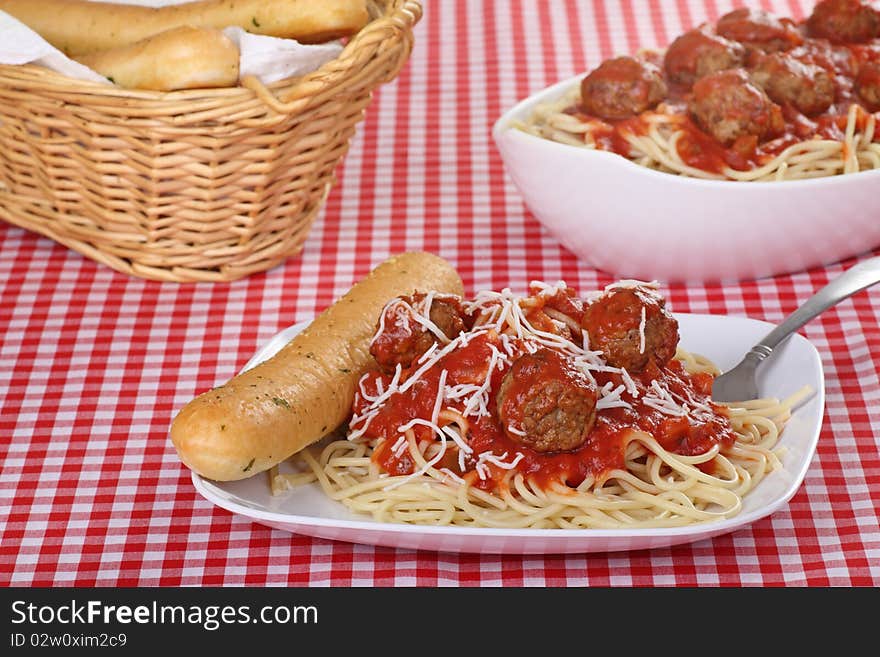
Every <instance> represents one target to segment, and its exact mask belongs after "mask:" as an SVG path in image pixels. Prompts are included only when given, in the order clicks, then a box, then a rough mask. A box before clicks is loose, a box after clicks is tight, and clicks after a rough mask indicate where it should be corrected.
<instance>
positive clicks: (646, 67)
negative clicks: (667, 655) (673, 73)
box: [581, 57, 666, 120]
mask: <svg viewBox="0 0 880 657" xmlns="http://www.w3.org/2000/svg"><path fill="white" fill-rule="evenodd" d="M665 97H666V83H665V82H664V81H663V76H662V75H661V72H660V69H659V68H657V67H656V66H654V65H653V64H649V63H648V62H643V61H639V60H637V59H635V58H633V57H616V58H614V59H608V60H606V61H604V62H602V64H601V65H600V66H599V67H598V68H596V69H594V70H593V71H592V72H591V73H590V74H589V75H587V76H586V77H585V78H584V79H583V81H582V82H581V105H582V106H583V108H584V111H585V112H587V114H592V115H593V116H598V117H599V118H602V119H610V120H615V119H626V118H629V117H631V116H635V115H636V114H639V113H641V112H644V111H645V110H649V109H651V108H653V107H655V106H656V105H657V103H659V102H660V101H661V100H663V99H664V98H665Z"/></svg>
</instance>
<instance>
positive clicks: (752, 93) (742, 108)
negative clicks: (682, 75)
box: [688, 69, 785, 146]
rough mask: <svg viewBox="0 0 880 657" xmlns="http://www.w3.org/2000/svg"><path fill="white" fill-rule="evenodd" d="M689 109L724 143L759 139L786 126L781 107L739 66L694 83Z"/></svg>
mask: <svg viewBox="0 0 880 657" xmlns="http://www.w3.org/2000/svg"><path fill="white" fill-rule="evenodd" d="M688 111H689V112H690V115H691V116H692V117H693V119H694V121H696V123H697V125H698V126H699V127H700V128H702V129H703V130H704V131H705V132H707V133H709V134H710V135H712V136H713V137H714V138H715V139H716V140H718V141H719V142H720V143H722V144H723V145H725V146H731V145H733V144H734V142H736V141H737V140H738V139H741V138H743V137H752V138H754V139H755V140H756V141H758V142H760V141H763V140H765V139H768V138H771V137H775V136H777V135H779V134H781V133H782V131H783V130H784V129H785V122H784V119H783V117H782V110H781V108H780V107H779V105H777V104H776V103H774V102H773V101H772V100H770V99H769V98H768V97H767V94H766V93H764V91H763V90H762V89H761V88H760V87H758V86H757V85H755V84H752V83H751V82H750V81H749V76H748V75H747V74H746V72H745V71H744V70H742V69H732V70H729V71H720V72H718V73H713V74H712V75H708V76H706V77H704V78H702V79H700V80H698V81H697V83H696V84H695V85H694V90H693V95H692V97H691V99H690V101H689V103H688Z"/></svg>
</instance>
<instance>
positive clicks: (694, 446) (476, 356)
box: [351, 292, 735, 490]
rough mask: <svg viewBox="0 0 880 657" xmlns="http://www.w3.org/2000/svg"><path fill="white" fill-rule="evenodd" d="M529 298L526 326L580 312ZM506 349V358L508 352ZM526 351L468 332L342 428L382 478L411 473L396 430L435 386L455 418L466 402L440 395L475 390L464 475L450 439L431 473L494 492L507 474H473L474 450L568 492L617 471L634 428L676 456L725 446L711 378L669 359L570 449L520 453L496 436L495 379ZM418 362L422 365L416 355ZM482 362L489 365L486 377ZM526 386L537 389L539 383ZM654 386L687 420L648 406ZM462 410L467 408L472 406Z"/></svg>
mask: <svg viewBox="0 0 880 657" xmlns="http://www.w3.org/2000/svg"><path fill="white" fill-rule="evenodd" d="M533 298H538V299H540V303H538V305H536V306H534V307H533V308H531V309H530V310H529V313H528V319H529V322H530V324H532V325H533V326H534V325H536V324H540V323H541V322H542V321H545V320H547V319H549V318H548V316H547V315H546V314H545V313H544V312H543V310H544V309H545V308H553V309H557V308H565V309H566V310H567V311H568V312H569V313H573V314H575V313H578V312H582V311H583V306H582V304H581V303H580V300H578V299H576V298H572V297H571V296H570V295H568V294H566V293H564V292H557V293H556V294H555V295H550V296H547V297H545V298H541V297H533ZM569 316H571V315H569ZM572 319H575V320H578V321H579V319H580V318H579V317H577V316H575V317H573V318H572ZM508 350H509V351H510V352H513V355H512V356H510V355H509V352H508ZM527 351H528V349H527V347H526V345H525V344H524V342H523V341H522V340H519V339H516V338H510V337H505V338H502V337H501V336H500V335H499V334H498V333H497V332H496V331H495V330H494V329H489V330H485V329H484V330H480V329H477V330H475V332H473V333H471V334H470V338H469V340H468V341H467V342H466V344H463V345H462V346H459V347H457V348H455V349H452V350H450V351H449V353H447V354H445V355H443V356H442V357H441V358H440V359H439V360H437V361H436V362H435V363H433V364H432V365H431V366H430V367H427V369H424V366H423V363H420V362H419V361H416V362H414V363H413V364H412V365H411V367H410V368H408V369H407V370H405V371H404V372H403V373H402V375H401V376H400V378H399V382H400V383H401V384H403V386H404V387H405V389H403V390H400V391H398V392H394V393H393V394H391V395H390V396H388V398H387V399H386V400H385V401H384V402H383V403H382V404H381V405H380V406H379V407H378V412H375V413H374V414H373V415H372V417H370V419H369V421H368V422H367V421H366V420H363V419H360V420H355V421H353V422H352V425H351V428H352V429H358V428H361V429H362V428H363V426H364V424H366V430H365V431H363V439H366V440H372V441H378V444H377V445H376V446H375V449H374V451H373V457H372V458H373V460H374V462H375V463H376V464H377V465H378V466H379V467H380V469H381V470H382V471H383V472H386V473H388V474H391V475H406V474H411V473H413V472H415V471H416V465H415V463H413V461H412V458H411V456H410V454H409V451H408V450H407V449H401V448H400V444H399V442H398V441H399V440H400V437H401V436H402V435H403V434H402V433H401V432H400V431H399V429H400V427H403V426H404V425H406V424H407V423H410V422H411V421H412V420H413V419H415V418H421V419H422V420H431V418H432V414H434V412H435V408H437V399H438V390H439V387H440V385H441V382H442V383H443V385H444V391H445V393H446V394H445V396H446V399H445V400H444V401H443V403H442V407H443V408H449V409H454V410H456V411H458V412H459V413H464V412H465V411H466V408H465V405H466V402H467V399H468V398H467V397H462V398H461V399H455V398H452V397H450V396H449V394H448V393H449V391H451V390H452V391H454V390H456V389H458V390H461V389H462V387H463V386H474V387H479V386H485V389H486V397H485V398H484V399H485V401H486V404H485V411H486V413H484V414H482V415H479V414H473V413H472V414H471V415H469V416H468V417H467V420H468V429H469V430H468V432H467V435H465V436H463V438H464V439H465V441H466V442H467V444H468V446H469V447H470V448H471V449H472V450H473V452H472V453H471V454H470V455H468V456H467V457H466V458H465V459H464V466H465V467H464V469H462V468H461V467H460V462H459V459H458V452H457V447H456V446H455V445H454V444H453V443H452V441H451V440H450V441H447V454H446V456H445V457H444V458H443V460H442V461H441V462H440V463H438V464H437V465H436V467H438V468H441V467H446V468H449V470H451V471H452V472H453V473H454V474H455V475H457V476H459V477H462V478H464V479H465V480H467V481H468V482H469V483H470V484H471V485H474V486H477V487H479V488H482V489H485V490H493V489H495V488H496V486H497V485H498V483H499V482H500V481H501V480H502V479H504V477H505V476H507V474H508V469H507V468H503V467H501V466H498V465H496V464H495V463H492V462H491V461H484V462H483V464H482V467H481V468H479V469H478V468H477V461H478V458H479V455H480V454H483V453H491V454H493V455H494V456H495V457H498V458H503V459H504V461H505V462H506V463H510V462H511V461H512V459H513V458H514V456H515V455H521V456H518V457H517V461H516V465H515V470H516V471H517V472H520V473H523V474H524V475H526V476H527V477H529V478H530V479H531V480H532V481H533V482H535V483H536V484H537V485H539V486H542V487H547V486H549V485H550V484H551V483H553V482H560V483H563V484H566V485H568V486H572V487H575V486H578V485H579V484H580V483H582V482H583V481H584V480H585V479H587V478H588V477H592V478H594V479H595V480H597V481H602V480H603V478H604V477H607V475H608V474H609V473H610V472H611V471H612V470H615V469H622V468H624V467H625V454H626V449H627V444H628V442H629V440H630V439H631V437H632V432H633V431H634V430H635V431H642V432H646V433H649V434H651V435H652V436H653V437H654V438H655V439H656V440H657V442H658V443H660V445H661V446H662V447H663V448H664V449H666V450H668V451H671V452H674V453H677V454H682V455H697V454H703V453H705V452H707V451H708V450H710V449H712V448H713V447H714V446H715V445H718V446H720V447H721V448H722V449H723V448H725V447H728V446H730V445H732V444H733V442H734V440H735V434H734V432H733V430H732V428H731V424H730V420H729V418H728V416H727V414H726V412H725V410H724V409H723V408H722V407H720V406H717V405H715V404H714V403H712V401H711V399H710V395H711V387H712V380H713V377H712V376H711V375H709V374H702V373H696V374H690V373H688V372H686V371H685V369H684V366H683V365H682V363H681V362H680V361H677V360H674V359H673V360H671V361H670V362H668V363H665V364H663V365H662V366H657V365H656V364H654V363H653V362H652V363H651V364H649V366H648V367H646V368H645V370H644V371H642V372H639V373H637V374H631V375H630V377H631V381H632V384H634V385H635V388H636V390H637V391H638V395H637V396H635V397H632V396H626V397H625V399H626V400H627V401H628V402H629V403H630V408H604V409H601V410H598V411H597V413H596V421H595V424H594V426H593V428H592V429H591V430H590V432H589V434H588V435H587V439H586V441H585V442H584V443H583V444H582V445H581V446H580V447H578V448H577V449H574V450H571V451H566V452H538V451H535V450H533V449H530V448H529V447H528V446H526V445H524V444H522V443H520V442H518V441H516V440H514V439H512V438H511V436H510V435H508V434H507V433H506V432H505V431H504V429H503V427H502V426H501V423H500V421H499V418H498V409H497V406H498V390H499V388H500V386H501V381H502V379H503V378H504V375H505V373H506V372H507V371H508V370H509V369H510V367H511V363H512V362H513V361H514V360H515V358H516V357H517V356H518V355H521V354H524V353H526V352H527ZM424 362H425V363H427V362H429V359H428V358H426V359H425V360H424ZM490 366H491V367H493V369H492V371H491V373H490V372H489V368H490ZM420 368H422V369H424V371H423V372H422V373H421V374H420V376H419V377H418V379H417V380H416V382H415V383H414V384H413V385H407V384H404V383H403V382H405V381H407V379H408V378H409V376H410V375H412V374H413V373H415V372H416V371H417V370H419V369H420ZM592 374H593V376H594V377H595V381H596V386H597V388H602V386H605V385H606V384H609V383H610V384H611V388H612V389H613V388H616V387H617V386H620V385H625V382H624V379H623V375H622V374H620V373H618V372H614V371H611V372H603V371H596V372H593V373H592ZM392 378H393V377H392V376H391V375H388V374H383V373H381V372H378V371H376V372H371V373H369V374H367V375H365V377H364V378H363V379H362V381H361V388H362V391H363V392H364V393H366V395H364V394H358V395H356V398H355V403H354V408H353V412H354V415H355V418H358V417H363V416H364V414H365V412H366V411H367V409H369V407H370V404H371V401H370V400H371V399H374V398H375V397H376V396H377V395H379V394H380V391H385V390H388V389H389V387H390V386H391V384H392ZM487 380H488V384H486V382H487ZM532 383H538V384H539V385H540V382H535V381H532ZM632 384H630V385H632ZM658 386H659V387H660V388H662V389H663V390H666V391H668V393H670V394H671V395H673V396H674V397H675V398H676V399H678V400H683V403H686V404H687V405H688V407H689V409H690V413H689V415H688V416H683V415H682V416H672V415H670V414H669V413H665V412H662V411H660V410H658V409H656V408H653V407H652V406H651V405H650V404H649V403H648V400H649V399H651V396H652V394H653V392H652V390H653V389H654V388H655V387H658ZM399 387H400V386H399ZM470 410H471V411H472V412H473V411H475V410H477V408H476V407H472V408H471V409H470ZM411 428H412V429H413V431H414V433H415V437H416V440H417V441H424V440H436V439H437V438H436V435H435V432H434V430H433V429H432V428H431V427H430V426H425V425H424V424H414V425H413V426H412V427H411ZM395 445H397V448H396V449H395ZM709 467H711V466H709ZM480 473H482V476H480Z"/></svg>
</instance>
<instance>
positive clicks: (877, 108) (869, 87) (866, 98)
mask: <svg viewBox="0 0 880 657" xmlns="http://www.w3.org/2000/svg"><path fill="white" fill-rule="evenodd" d="M854 89H855V92H856V95H857V96H858V99H859V101H860V102H861V103H862V104H863V105H864V106H865V107H866V108H867V109H868V111H870V112H880V62H868V63H865V64H862V66H861V67H860V68H859V74H858V76H857V77H856V81H855V86H854Z"/></svg>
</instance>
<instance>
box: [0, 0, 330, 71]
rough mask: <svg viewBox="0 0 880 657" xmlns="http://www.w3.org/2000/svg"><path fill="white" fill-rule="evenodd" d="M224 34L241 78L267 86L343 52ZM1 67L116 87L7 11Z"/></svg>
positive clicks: (230, 31) (134, 0)
mask: <svg viewBox="0 0 880 657" xmlns="http://www.w3.org/2000/svg"><path fill="white" fill-rule="evenodd" d="M105 1H106V0H105ZM183 1H185V0H127V1H126V2H125V3H120V4H138V5H150V6H160V5H166V4H177V3H180V2H183ZM224 32H225V33H226V35H227V36H228V37H229V38H231V39H232V40H233V41H234V42H235V43H237V44H238V47H239V51H240V53H241V56H240V60H239V71H240V75H241V76H245V75H254V76H256V77H258V78H259V79H260V80H261V81H262V82H263V84H269V83H271V82H276V81H278V80H284V79H285V78H289V77H293V76H297V75H305V74H306V73H310V72H311V71H314V70H315V69H317V68H319V67H320V66H321V65H322V64H324V63H325V62H329V61H330V60H332V59H335V58H336V57H338V56H339V53H340V52H342V44H341V43H340V42H338V41H333V42H330V43H320V44H314V45H306V44H302V43H299V42H298V41H295V40H293V39H277V38H275V37H269V36H262V35H259V34H250V33H248V32H245V31H244V30H242V29H241V28H239V27H229V28H227V29H225V30H224ZM0 64H13V65H18V64H38V65H40V66H45V67H47V68H50V69H52V70H53V71H57V72H58V73H61V74H62V75H66V76H68V77H71V78H75V79H79V80H90V81H93V82H103V83H105V84H112V83H111V82H110V81H109V80H107V78H105V77H104V76H103V75H100V74H99V73H96V72H95V71H93V70H92V69H90V68H88V67H87V66H84V65H82V64H80V63H79V62H77V61H74V60H72V59H70V58H69V57H67V55H65V54H64V53H63V52H61V51H60V50H58V49H57V48H55V47H54V46H52V45H51V44H49V43H48V42H47V41H46V40H45V39H43V38H42V37H41V36H40V35H39V34H37V33H36V32H34V31H33V30H32V29H30V28H29V27H28V26H27V25H25V24H24V23H22V22H21V21H19V20H18V19H16V18H14V17H12V16H10V15H9V14H7V13H6V12H3V11H0Z"/></svg>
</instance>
